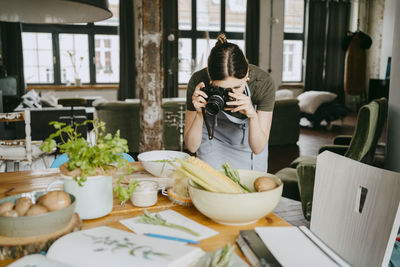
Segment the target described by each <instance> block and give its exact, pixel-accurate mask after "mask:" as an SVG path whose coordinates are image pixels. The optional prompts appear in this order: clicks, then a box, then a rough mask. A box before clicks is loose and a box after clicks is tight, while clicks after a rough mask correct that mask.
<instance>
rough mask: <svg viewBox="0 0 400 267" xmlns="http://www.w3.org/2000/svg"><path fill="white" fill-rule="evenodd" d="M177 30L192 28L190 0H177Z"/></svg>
mask: <svg viewBox="0 0 400 267" xmlns="http://www.w3.org/2000/svg"><path fill="white" fill-rule="evenodd" d="M178 21H179V26H178V27H179V30H191V29H192V0H178Z"/></svg>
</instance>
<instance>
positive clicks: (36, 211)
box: [25, 204, 49, 216]
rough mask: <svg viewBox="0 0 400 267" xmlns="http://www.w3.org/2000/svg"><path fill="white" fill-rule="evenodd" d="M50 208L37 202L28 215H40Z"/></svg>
mask: <svg viewBox="0 0 400 267" xmlns="http://www.w3.org/2000/svg"><path fill="white" fill-rule="evenodd" d="M48 211H49V210H48V209H47V208H46V207H43V206H42V205H39V204H36V205H33V206H32V207H31V208H30V209H29V210H28V211H27V212H26V214H25V215H26V216H34V215H40V214H43V213H46V212H48Z"/></svg>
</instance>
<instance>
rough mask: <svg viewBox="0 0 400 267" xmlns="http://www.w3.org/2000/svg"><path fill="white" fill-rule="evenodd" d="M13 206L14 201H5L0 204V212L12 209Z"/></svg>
mask: <svg viewBox="0 0 400 267" xmlns="http://www.w3.org/2000/svg"><path fill="white" fill-rule="evenodd" d="M13 208H14V203H13V202H10V201H6V202H4V203H2V204H1V205H0V214H2V213H3V212H6V211H9V210H12V209H13Z"/></svg>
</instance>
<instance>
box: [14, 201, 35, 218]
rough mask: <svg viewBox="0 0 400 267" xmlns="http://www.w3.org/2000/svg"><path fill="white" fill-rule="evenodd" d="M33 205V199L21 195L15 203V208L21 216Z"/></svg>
mask: <svg viewBox="0 0 400 267" xmlns="http://www.w3.org/2000/svg"><path fill="white" fill-rule="evenodd" d="M32 205H33V203H32V200H31V199H30V198H29V197H21V198H19V199H18V200H17V202H16V203H15V210H16V211H17V212H18V215H19V216H24V215H25V213H26V212H27V211H28V210H29V208H30V207H31V206H32Z"/></svg>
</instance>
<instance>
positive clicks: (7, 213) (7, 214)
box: [1, 210, 18, 217]
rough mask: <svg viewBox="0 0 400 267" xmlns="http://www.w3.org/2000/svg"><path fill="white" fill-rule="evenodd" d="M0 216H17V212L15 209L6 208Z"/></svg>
mask: <svg viewBox="0 0 400 267" xmlns="http://www.w3.org/2000/svg"><path fill="white" fill-rule="evenodd" d="M1 216H7V217H18V212H16V211H15V210H8V211H5V212H3V213H1Z"/></svg>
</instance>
